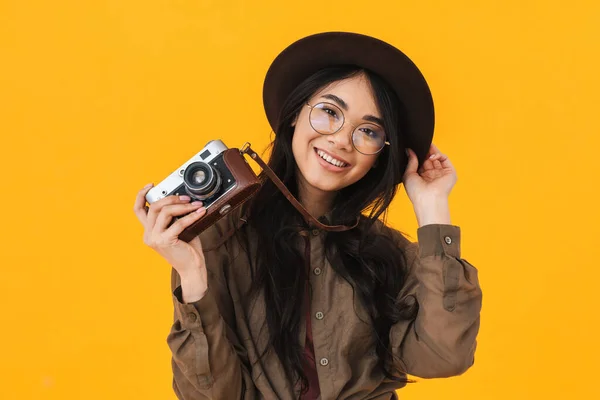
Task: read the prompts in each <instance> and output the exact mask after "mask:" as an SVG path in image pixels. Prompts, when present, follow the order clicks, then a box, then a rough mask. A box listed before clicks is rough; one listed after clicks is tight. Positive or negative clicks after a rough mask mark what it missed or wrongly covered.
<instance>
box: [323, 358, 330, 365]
mask: <svg viewBox="0 0 600 400" xmlns="http://www.w3.org/2000/svg"><path fill="white" fill-rule="evenodd" d="M327 364H329V360H328V359H326V358H321V365H322V366H326V365H327Z"/></svg>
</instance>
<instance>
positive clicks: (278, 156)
mask: <svg viewBox="0 0 600 400" xmlns="http://www.w3.org/2000/svg"><path fill="white" fill-rule="evenodd" d="M360 73H364V74H365V75H366V77H367V79H368V80H369V82H370V83H371V87H372V88H373V94H374V96H375V99H376V102H377V106H378V108H379V110H380V113H381V115H382V117H383V123H384V129H385V131H386V133H387V136H388V138H389V140H390V141H392V142H393V143H398V141H401V140H402V138H401V130H402V123H403V119H402V115H401V112H402V108H401V107H402V106H401V104H400V103H399V101H398V99H397V97H396V95H395V93H394V91H393V90H392V89H391V88H390V87H389V85H388V84H387V83H386V82H385V81H384V80H383V79H382V78H381V77H379V76H378V75H376V74H374V73H372V72H370V71H367V70H363V69H360V68H357V67H355V66H339V67H333V68H326V69H323V70H321V71H319V72H317V73H316V74H314V75H313V76H311V77H310V78H308V79H307V80H305V81H304V82H302V83H301V84H300V85H299V86H298V87H297V88H296V89H295V90H294V92H293V93H292V94H291V95H290V96H289V97H288V99H287V100H286V102H285V104H284V105H283V108H282V112H281V115H280V118H279V125H278V127H277V130H276V135H275V139H274V141H273V143H272V144H271V145H272V152H271V157H270V159H269V163H268V164H269V166H270V167H271V168H272V169H273V171H275V173H276V174H277V175H278V176H279V177H280V179H281V180H282V181H283V182H284V183H285V185H286V186H287V187H288V189H289V190H290V192H292V194H294V195H295V196H297V195H298V188H297V180H296V178H297V177H296V173H297V172H296V171H297V166H296V162H295V160H294V156H293V153H292V136H293V133H294V128H293V127H292V123H293V121H294V119H295V118H296V116H297V115H298V114H299V112H300V110H301V108H302V107H303V106H304V104H306V102H307V100H308V99H309V98H310V97H311V96H313V95H314V94H315V93H316V92H317V91H319V90H321V89H322V88H324V87H326V86H327V85H328V84H330V83H332V82H335V81H339V80H342V79H346V78H350V77H353V76H356V75H358V74H360ZM401 148H402V147H401V146H397V145H392V146H386V148H385V149H384V150H383V152H382V153H381V154H380V155H379V158H378V160H377V163H376V166H375V168H372V169H370V171H369V172H368V173H367V174H366V176H364V177H363V178H362V179H360V180H359V181H358V182H356V183H354V184H353V185H351V186H348V187H346V188H344V189H342V190H340V191H339V192H338V194H337V195H336V197H335V201H334V204H333V207H332V209H331V213H330V217H329V219H328V221H327V222H329V223H330V224H351V223H353V222H355V221H356V218H357V217H358V216H360V217H361V219H360V223H359V225H358V226H357V227H356V228H354V229H351V230H349V231H345V232H336V233H334V232H328V233H327V234H326V237H325V254H326V256H327V258H328V260H329V262H330V263H331V265H332V268H333V269H334V270H335V271H336V272H337V273H338V274H339V275H341V276H342V277H343V278H344V279H345V280H346V281H347V282H348V283H350V285H352V287H353V289H354V291H355V292H356V293H357V294H358V295H359V296H358V298H359V299H360V300H361V301H362V302H363V304H364V305H365V307H366V309H367V310H368V312H369V315H370V317H371V320H372V324H373V327H374V334H375V335H376V338H377V354H378V356H379V360H380V361H379V362H380V366H381V367H382V369H383V371H384V373H385V375H386V376H387V377H388V378H390V379H395V380H398V381H402V382H407V380H406V379H405V378H403V375H402V374H395V373H394V372H393V371H392V370H390V369H388V367H386V364H387V363H386V362H385V360H386V359H387V358H388V357H391V356H392V355H391V354H390V352H389V349H388V346H389V333H390V328H391V326H392V325H393V324H394V323H395V322H397V321H399V320H401V319H408V318H411V317H412V316H413V315H414V313H415V311H416V310H415V307H414V305H408V304H398V303H397V300H396V298H397V295H398V293H399V291H400V289H401V287H402V286H403V285H404V282H405V273H406V271H407V266H406V265H405V257H404V254H403V252H402V250H401V249H399V248H398V246H396V245H394V243H392V241H391V240H390V238H389V236H388V235H385V234H375V233H373V230H372V229H371V228H372V225H373V224H374V223H375V222H376V221H377V219H378V218H379V217H380V216H381V215H382V214H383V213H384V212H385V210H386V209H387V207H388V206H389V204H390V202H391V201H392V199H393V198H394V196H395V194H396V188H397V186H396V184H395V182H397V181H398V180H399V179H398V174H400V173H401V171H403V170H404V168H403V167H404V165H402V161H401V160H403V158H402V157H401V156H400V154H399V149H401ZM364 214H366V215H364ZM248 215H249V218H248V227H249V228H250V229H251V230H252V233H253V234H254V235H256V238H257V240H258V243H257V248H258V249H260V251H259V252H257V256H256V260H255V262H253V264H254V267H253V282H252V293H257V292H259V291H262V293H263V294H264V298H265V302H266V304H267V308H266V324H267V327H268V332H269V342H268V345H267V348H265V349H264V351H263V355H264V354H265V352H266V351H267V349H269V348H272V349H274V351H275V352H276V354H277V356H278V357H279V359H280V361H281V362H282V364H283V366H284V369H285V373H286V375H287V377H288V379H290V380H291V381H293V382H296V383H297V382H298V379H300V381H301V385H302V390H305V388H306V386H307V378H306V376H305V374H304V373H303V370H302V358H303V349H302V347H301V345H300V343H299V341H298V336H299V332H300V322H301V319H302V318H303V316H304V315H305V314H304V311H303V310H304V307H303V304H304V303H303V301H304V296H305V284H306V282H307V281H308V276H307V271H306V270H305V263H304V254H303V251H302V249H300V248H298V246H295V245H294V244H295V243H296V244H297V243H298V242H299V236H298V229H297V228H298V227H299V226H303V225H304V224H305V222H304V221H303V220H302V218H301V216H300V214H299V213H298V212H297V211H296V210H295V209H294V208H293V206H292V205H291V204H290V203H289V201H288V200H287V199H286V198H285V197H284V196H283V195H282V194H281V192H280V191H279V190H278V189H277V188H276V187H275V185H274V184H273V183H272V182H271V181H270V180H268V179H265V180H264V184H263V186H262V187H261V189H260V190H259V192H258V193H257V194H256V196H255V197H254V198H253V199H252V201H251V203H250V204H249V212H248ZM394 364H395V363H393V364H391V365H394Z"/></svg>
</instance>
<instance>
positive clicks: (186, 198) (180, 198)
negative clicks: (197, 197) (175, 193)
mask: <svg viewBox="0 0 600 400" xmlns="http://www.w3.org/2000/svg"><path fill="white" fill-rule="evenodd" d="M179 200H181V201H190V200H191V197H190V196H179Z"/></svg>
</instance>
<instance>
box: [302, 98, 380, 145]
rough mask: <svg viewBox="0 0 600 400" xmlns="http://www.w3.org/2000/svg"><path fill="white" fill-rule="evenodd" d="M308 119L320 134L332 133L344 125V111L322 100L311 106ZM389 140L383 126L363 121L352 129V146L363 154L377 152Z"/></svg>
mask: <svg viewBox="0 0 600 400" xmlns="http://www.w3.org/2000/svg"><path fill="white" fill-rule="evenodd" d="M306 105H307V106H308V107H309V108H310V112H309V114H308V120H309V122H310V126H311V127H312V128H313V129H314V130H315V131H317V132H319V133H320V134H321V135H333V134H334V133H336V132H339V131H340V129H342V127H343V126H344V121H345V118H344V113H343V112H342V110H341V109H340V108H339V107H338V106H336V105H335V104H331V103H327V102H322V103H318V104H315V105H314V106H311V105H310V104H308V103H306ZM389 144H390V142H387V141H386V140H385V132H384V130H383V128H382V127H381V126H379V125H376V124H370V123H364V124H360V125H358V126H356V127H355V128H354V130H353V131H352V146H354V148H355V149H356V151H358V152H359V153H362V154H365V155H372V154H377V153H379V152H380V151H381V150H383V148H384V147H385V146H386V145H389Z"/></svg>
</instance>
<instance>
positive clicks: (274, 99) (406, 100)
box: [263, 32, 435, 175]
mask: <svg viewBox="0 0 600 400" xmlns="http://www.w3.org/2000/svg"><path fill="white" fill-rule="evenodd" d="M335 65H356V66H359V67H361V68H365V69H368V70H370V71H372V72H375V73H376V74H378V75H379V76H381V77H382V78H383V79H384V80H386V81H387V82H388V83H389V84H390V85H391V87H392V88H393V89H394V91H395V92H396V95H397V96H398V99H399V100H400V102H401V103H402V105H403V107H404V113H403V114H404V119H405V120H404V121H402V127H403V129H402V132H400V134H401V136H402V138H401V140H396V142H397V144H396V145H398V146H401V147H402V148H400V149H399V150H400V154H401V157H402V156H403V155H404V147H410V148H412V149H413V150H414V151H415V153H416V154H417V157H418V159H419V163H420V164H421V163H422V162H423V161H424V159H425V156H426V155H427V152H428V151H429V147H430V146H431V142H432V140H433V130H434V122H435V118H434V107H433V98H432V96H431V91H430V89H429V86H428V84H427V82H426V81H425V78H424V77H423V74H422V73H421V71H419V69H418V68H417V66H416V65H415V64H414V63H413V62H412V61H411V60H410V59H409V58H408V56H406V55H405V54H404V53H403V52H401V51H400V50H399V49H397V48H396V47H394V46H391V45H390V44H388V43H386V42H384V41H381V40H379V39H376V38H373V37H371V36H366V35H362V34H357V33H350V32H325V33H319V34H315V35H311V36H307V37H305V38H302V39H300V40H298V41H296V42H294V43H292V44H291V45H289V46H288V47H287V48H286V49H285V50H283V51H282V52H281V53H280V54H279V55H278V56H277V57H276V58H275V60H274V61H273V63H272V64H271V66H270V68H269V70H268V71H267V75H266V77H265V81H264V85H263V103H264V107H265V112H266V114H267V119H268V120H269V124H270V125H271V128H272V129H273V131H274V132H276V130H277V125H278V118H279V114H280V110H281V107H282V105H283V103H284V102H285V100H286V99H287V97H288V96H289V95H290V93H291V92H292V91H293V90H294V89H295V88H296V87H297V86H298V85H299V84H300V83H301V82H302V81H304V80H305V79H307V78H308V77H310V76H311V75H312V74H314V73H315V72H317V71H319V70H320V69H323V68H326V67H330V66H335ZM394 141H395V140H394V138H390V142H392V143H393V142H394ZM403 164H405V163H403ZM400 175H402V174H400Z"/></svg>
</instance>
